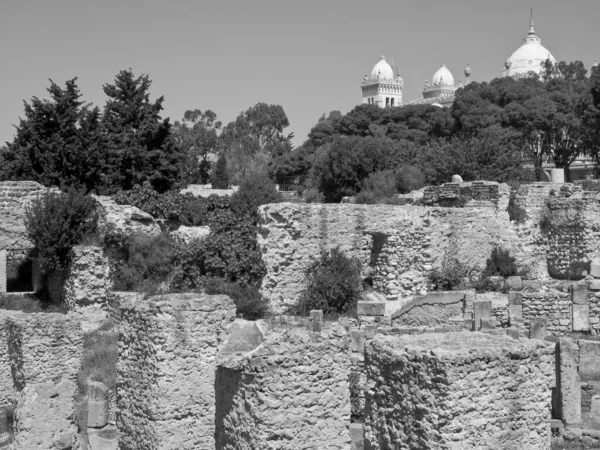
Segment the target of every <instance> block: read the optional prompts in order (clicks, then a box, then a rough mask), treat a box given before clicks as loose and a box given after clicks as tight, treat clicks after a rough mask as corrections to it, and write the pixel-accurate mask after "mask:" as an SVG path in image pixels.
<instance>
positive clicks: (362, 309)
mask: <svg viewBox="0 0 600 450" xmlns="http://www.w3.org/2000/svg"><path fill="white" fill-rule="evenodd" d="M356 309H357V312H358V315H359V316H383V315H385V302H367V301H359V302H358V303H357V305H356Z"/></svg>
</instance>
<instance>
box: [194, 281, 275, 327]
mask: <svg viewBox="0 0 600 450" xmlns="http://www.w3.org/2000/svg"><path fill="white" fill-rule="evenodd" d="M204 288H205V291H206V293H207V294H211V295H212V294H224V295H227V296H229V297H230V298H231V299H232V300H233V302H234V303H235V306H236V314H237V315H238V316H241V317H242V318H244V319H246V320H256V319H261V318H263V317H264V316H265V315H266V314H267V312H268V311H269V304H268V302H267V300H266V299H264V298H263V296H262V295H261V293H260V291H259V290H258V288H257V287H255V286H249V285H246V284H243V283H232V282H229V281H227V280H224V279H223V278H214V277H211V278H208V279H206V281H205V282H204Z"/></svg>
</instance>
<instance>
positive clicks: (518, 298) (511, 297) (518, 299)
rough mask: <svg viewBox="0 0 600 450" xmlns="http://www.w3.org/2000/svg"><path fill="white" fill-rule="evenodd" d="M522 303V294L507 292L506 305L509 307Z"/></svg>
mask: <svg viewBox="0 0 600 450" xmlns="http://www.w3.org/2000/svg"><path fill="white" fill-rule="evenodd" d="M522 302H523V294H522V293H520V292H518V291H509V292H508V304H509V305H520V304H521V303H522Z"/></svg>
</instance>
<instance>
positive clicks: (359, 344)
mask: <svg viewBox="0 0 600 450" xmlns="http://www.w3.org/2000/svg"><path fill="white" fill-rule="evenodd" d="M350 350H351V351H353V352H358V353H362V352H363V351H364V350H365V331H364V330H351V331H350Z"/></svg>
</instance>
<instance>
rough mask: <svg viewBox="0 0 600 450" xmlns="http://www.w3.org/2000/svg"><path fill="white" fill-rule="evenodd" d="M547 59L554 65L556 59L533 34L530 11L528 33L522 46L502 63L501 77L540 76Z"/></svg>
mask: <svg viewBox="0 0 600 450" xmlns="http://www.w3.org/2000/svg"><path fill="white" fill-rule="evenodd" d="M547 59H549V60H550V61H552V64H556V59H554V56H552V53H550V51H549V50H548V49H546V48H545V47H544V46H543V45H542V40H541V39H540V38H539V37H538V36H537V35H536V34H535V28H534V26H533V9H532V10H531V16H530V19H529V33H527V36H525V39H524V42H523V45H521V46H520V47H519V48H518V49H517V50H516V51H515V52H514V53H513V54H512V55H511V56H510V58H508V59H507V60H506V62H505V63H504V70H503V71H502V76H504V77H514V78H523V77H527V76H529V75H530V73H531V72H533V73H535V74H537V75H541V73H542V70H543V69H544V63H545V62H546V60H547Z"/></svg>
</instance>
